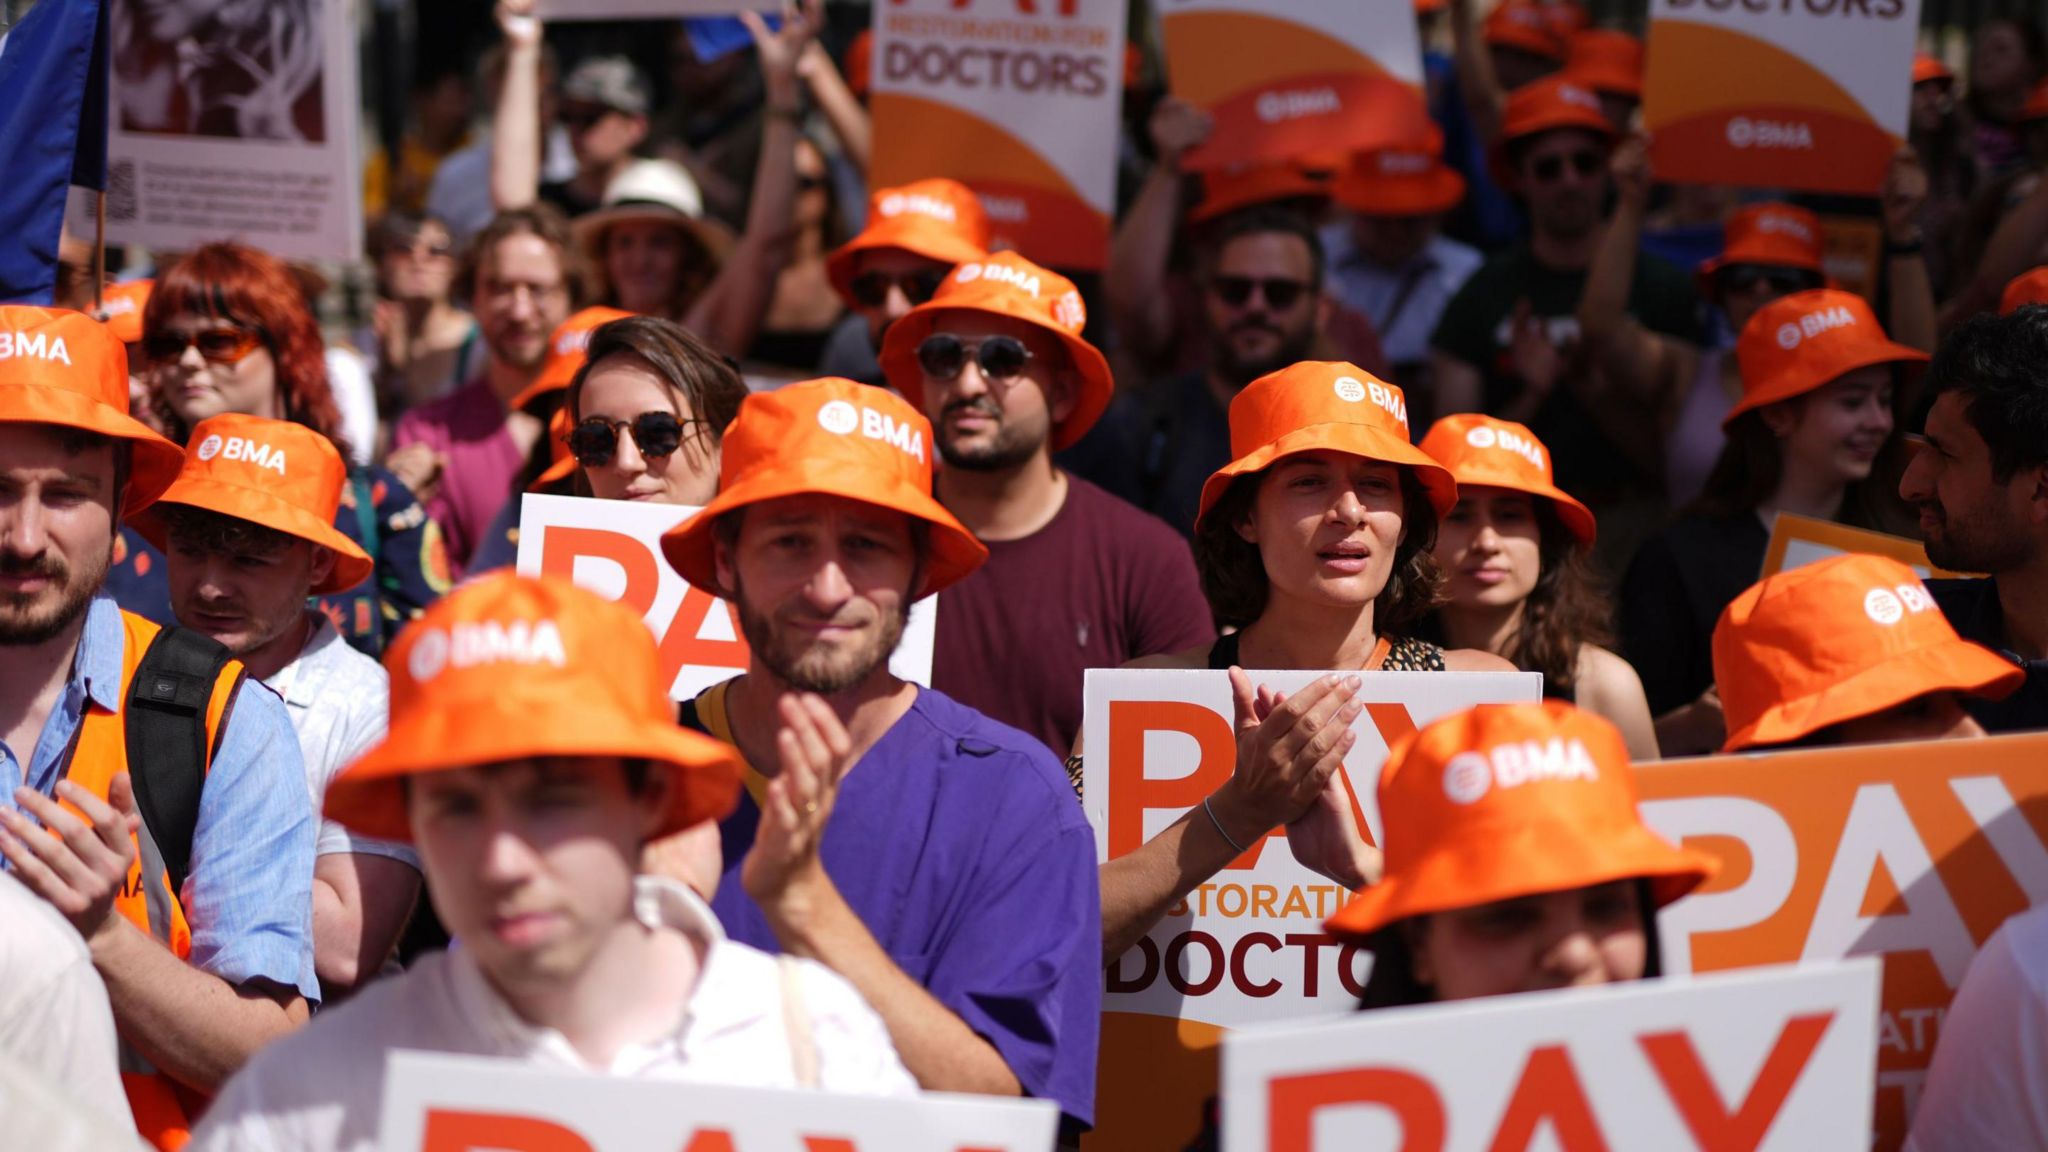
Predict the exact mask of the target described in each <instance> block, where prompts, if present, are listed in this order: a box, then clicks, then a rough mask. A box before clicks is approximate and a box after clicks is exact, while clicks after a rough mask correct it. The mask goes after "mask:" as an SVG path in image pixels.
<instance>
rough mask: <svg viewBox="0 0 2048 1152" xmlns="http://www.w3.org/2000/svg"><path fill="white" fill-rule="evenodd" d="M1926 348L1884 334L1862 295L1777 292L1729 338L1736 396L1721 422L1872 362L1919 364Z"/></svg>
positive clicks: (1833, 290) (1822, 290) (1821, 290)
mask: <svg viewBox="0 0 2048 1152" xmlns="http://www.w3.org/2000/svg"><path fill="white" fill-rule="evenodd" d="M1926 359H1927V353H1925V352H1922V351H1920V350H1919V349H1917V348H1908V347H1906V346H1905V345H1904V344H1895V343H1893V342H1892V341H1891V339H1890V338H1888V337H1887V336H1885V334H1884V328H1883V326H1881V325H1880V324H1878V322H1877V314H1876V313H1874V312H1872V311H1871V310H1870V305H1869V304H1868V303H1866V302H1865V301H1864V299H1863V297H1861V296H1858V295H1856V294H1855V293H1854V292H1843V291H1841V290H1840V289H1836V288H1815V289H1812V290H1811V291H1807V292H1794V293H1793V294H1791V295H1790V296H1781V297H1779V298H1778V299H1776V300H1773V301H1771V302H1770V303H1769V304H1766V305H1764V306H1763V307H1761V308H1759V309H1757V310H1756V315H1754V316H1751V317H1750V318H1749V323H1747V324H1744V325H1743V326H1742V335H1741V336H1739V337H1738V338H1737V339H1736V342H1735V361H1736V365H1737V366H1738V367H1739V368H1740V369H1741V372H1742V397H1741V398H1740V399H1738V400H1736V401H1735V404H1734V405H1733V406H1732V407H1730V408H1729V409H1728V415H1727V416H1726V417H1724V418H1723V419H1722V421H1721V427H1723V428H1726V427H1728V426H1729V425H1730V424H1733V423H1734V422H1735V418H1736V417H1738V416H1740V415H1742V414H1743V413H1744V412H1747V411H1749V410H1750V409H1752V408H1761V407H1763V406H1764V405H1766V404H1775V403H1777V402H1778V401H1780V400H1789V399H1791V398H1792V397H1794V396H1803V395H1805V394H1806V393H1808V392H1811V391H1813V390H1814V389H1816V388H1819V387H1821V386H1822V385H1824V384H1826V383H1828V382H1829V381H1830V380H1834V379H1835V378H1837V377H1839V376H1842V375H1845V374H1847V373H1850V372H1854V371H1855V370H1856V369H1858V368H1867V367H1869V366H1870V365H1872V364H1898V363H1913V364H1917V363H1920V362H1922V361H1925V360H1926Z"/></svg>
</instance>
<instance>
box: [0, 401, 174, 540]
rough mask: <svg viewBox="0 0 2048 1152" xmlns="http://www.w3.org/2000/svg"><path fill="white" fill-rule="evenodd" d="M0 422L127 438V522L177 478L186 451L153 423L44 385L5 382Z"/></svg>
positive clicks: (123, 508)
mask: <svg viewBox="0 0 2048 1152" xmlns="http://www.w3.org/2000/svg"><path fill="white" fill-rule="evenodd" d="M0 424H49V425H51V426H53V427H57V428H75V429H77V430H79V431H81V432H91V433H95V434H97V435H100V436H107V437H111V438H113V439H116V440H125V441H127V442H128V444H129V446H130V453H129V460H128V490H127V492H126V493H124V494H123V496H122V500H121V515H122V516H123V517H124V518H126V517H130V516H133V515H135V514H136V513H138V512H140V511H142V510H143V509H144V508H147V507H149V506H150V505H151V504H153V503H155V502H156V500H157V499H158V498H159V497H161V496H162V495H163V493H164V490H165V489H167V488H169V487H170V486H171V484H172V483H173V482H174V481H176V480H177V478H178V473H179V472H181V471H183V470H184V467H185V450H184V449H183V448H180V447H178V446H177V445H176V444H173V443H172V442H171V441H169V440H167V439H165V438H164V437H162V436H160V435H158V434H157V433H156V432H155V431H154V430H152V429H151V428H150V427H149V426H148V425H146V424H144V423H143V422H142V421H140V420H137V419H136V418H135V417H133V416H130V415H128V414H127V413H125V412H121V411H118V410H116V409H114V408H112V407H110V406H108V405H106V404H102V403H101V402H100V401H98V400H96V399H94V398H93V397H91V396H87V395H85V394H83V393H80V392H73V391H71V390H70V389H68V388H49V387H45V386H43V385H40V384H0Z"/></svg>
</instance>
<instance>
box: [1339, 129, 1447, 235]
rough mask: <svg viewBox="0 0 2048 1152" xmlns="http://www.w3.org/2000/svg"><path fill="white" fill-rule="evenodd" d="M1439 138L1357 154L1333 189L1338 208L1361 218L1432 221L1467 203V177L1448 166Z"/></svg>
mask: <svg viewBox="0 0 2048 1152" xmlns="http://www.w3.org/2000/svg"><path fill="white" fill-rule="evenodd" d="M1443 150H1444V144H1443V133H1442V132H1441V131H1440V130H1438V129H1436V128H1435V127H1434V126H1432V127H1431V129H1430V132H1429V135H1428V137H1427V138H1425V139H1419V140H1414V141H1411V142H1410V143H1409V144H1408V145H1405V146H1402V147H1398V148H1382V149H1379V150H1377V151H1373V152H1360V153H1357V154H1356V155H1354V156H1352V157H1351V160H1350V162H1349V163H1348V164H1346V165H1345V167H1344V170H1343V171H1342V172H1341V173H1340V174H1339V175H1338V177H1337V179H1336V181H1335V182H1334V183H1333V184H1332V185H1331V188H1330V192H1331V194H1332V196H1334V197H1335V199H1336V201H1337V203H1339V204H1341V205H1343V206H1344V207H1345V208H1347V209H1349V210H1351V211H1353V212H1356V213H1358V214H1359V215H1361V216H1433V215H1436V214H1437V213H1439V212H1449V211H1450V210H1451V209H1453V208H1456V207H1457V206H1458V202H1459V201H1461V200H1463V199H1464V198H1465V178H1464V177H1463V176H1460V175H1458V174H1457V172H1455V171H1453V170H1452V169H1451V168H1450V167H1449V166H1448V165H1446V164H1445V163H1444V162H1443V160H1442V159H1441V157H1442V156H1443Z"/></svg>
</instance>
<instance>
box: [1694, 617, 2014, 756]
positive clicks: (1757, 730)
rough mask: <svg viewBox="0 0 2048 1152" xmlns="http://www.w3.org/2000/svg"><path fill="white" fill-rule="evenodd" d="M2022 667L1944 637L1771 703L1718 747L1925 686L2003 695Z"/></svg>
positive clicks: (1767, 737)
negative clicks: (1814, 689) (1812, 690)
mask: <svg viewBox="0 0 2048 1152" xmlns="http://www.w3.org/2000/svg"><path fill="white" fill-rule="evenodd" d="M2026 678H2027V673H2026V670H2025V669H2023V668H2020V667H2019V666H2017V665H2015V664H2013V663H2012V662H2011V661H2009V660H2006V659H2004V658H2003V657H2001V656H1999V655H1998V654H1996V653H1994V652H1992V651H1991V650H1990V649H1988V648H1984V647H1982V646H1980V645H1977V644H1972V643H1970V642H1969V641H1968V640H1963V639H1955V640H1944V641H1942V642H1940V643H1938V644H1932V645H1929V646H1927V647H1925V648H1917V649H1914V650H1913V651H1911V652H1901V653H1898V654H1897V655H1895V656H1891V657H1889V658H1887V659H1886V660H1885V661H1884V662H1882V663H1880V664H1876V665H1873V666H1871V667H1869V668H1866V669H1864V670H1863V671H1861V672H1858V673H1857V674H1855V675H1854V676H1850V677H1847V678H1845V679H1842V680H1838V681H1836V682H1834V683H1832V684H1829V685H1828V686H1827V687H1825V688H1822V689H1821V690H1820V691H1818V692H1815V693H1812V694H1810V695H1807V696H1802V697H1800V698H1799V699H1797V700H1786V701H1781V702H1780V703H1777V704H1774V705H1772V706H1771V707H1769V708H1766V709H1764V711H1763V712H1762V713H1761V714H1760V715H1758V716H1757V718H1756V719H1755V720H1752V721H1750V722H1749V723H1747V724H1744V725H1742V726H1741V727H1739V728H1737V729H1736V730H1734V731H1732V732H1730V733H1729V734H1728V739H1727V741H1726V742H1725V743H1724V744H1722V746H1721V750H1722V751H1723V752H1740V751H1743V750H1744V749H1747V748H1754V747H1756V746H1758V745H1777V744H1788V743H1791V742H1792V741H1794V740H1801V739H1804V738H1805V737H1807V736H1810V735H1812V734H1813V733H1815V732H1818V731H1820V730H1821V729H1823V728H1830V727H1833V726H1834V725H1836V724H1840V723H1842V722H1844V721H1847V720H1855V719H1858V718H1859V717H1863V716H1870V715H1873V714H1875V713H1878V712H1882V711H1884V710H1885V709H1887V708H1893V707H1896V706H1898V705H1900V704H1904V703H1905V702H1906V701H1908V700H1911V699H1914V698H1915V697H1919V696H1925V695H1927V694H1928V693H1929V692H1943V691H1947V692H1961V693H1964V694H1965V695H1969V696H1982V697H1985V698H1987V699H1991V700H2003V699H2004V698H2005V697H2007V696H2009V695H2011V694H2012V693H2013V691H2014V690H2015V689H2017V688H2018V687H2019V686H2020V685H2021V684H2022V683H2023V682H2025V680H2026Z"/></svg>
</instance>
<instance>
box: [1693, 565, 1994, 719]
mask: <svg viewBox="0 0 2048 1152" xmlns="http://www.w3.org/2000/svg"><path fill="white" fill-rule="evenodd" d="M2024 679H2026V673H2024V672H2022V671H2021V670H2020V669H2018V668H2016V667H2014V666H2013V665H2012V663H2011V662H2010V661H2007V660H2003V659H2000V658H1999V657H1998V656H1997V655H1996V654H1995V653H1993V652H1991V651H1989V650H1988V649H1985V648H1982V647H1979V646H1978V645H1975V644H1972V643H1970V642H1968V641H1966V640H1963V639H1961V638H1960V637H1958V636H1957V635H1956V630H1955V629H1954V628H1952V627H1950V626H1949V623H1948V621H1947V620H1945V619H1943V618H1942V615H1941V611H1940V609H1939V608H1938V607H1937V606H1936V605H1935V603H1934V598H1933V596H1932V595H1931V594H1930V593H1929V592H1928V590H1927V588H1926V586H1925V585H1923V584H1922V583H1920V578H1919V577H1918V576H1917V575H1915V574H1914V572H1913V570H1912V569H1911V568H1908V567H1906V566H1905V565H1904V564H1901V563H1899V562H1898V561H1896V560H1890V559H1886V558H1884V557H1881V556H1860V555H1854V554H1851V555H1846V556H1833V557H1830V558H1828V559H1826V560H1820V561H1816V562H1814V563H1812V564H1809V565H1806V566H1805V567H1803V568H1794V569H1792V570H1790V571H1786V572H1780V573H1778V574H1776V575H1774V576H1767V577H1765V578H1764V579H1763V581H1762V582H1761V583H1758V584H1757V585H1755V586H1754V587H1752V588H1750V589H1749V590H1748V591H1746V592H1744V593H1743V594H1742V595H1740V596H1738V597H1736V598H1735V602H1734V603H1732V604H1730V605H1728V610H1727V611H1725V612H1723V613H1722V614H1721V622H1720V623H1719V624H1718V625H1716V626H1715V628H1714V681H1715V683H1717V684H1720V685H1722V690H1721V706H1722V708H1723V709H1724V710H1725V711H1726V714H1727V724H1728V739H1727V740H1726V741H1725V742H1724V743H1723V744H1722V746H1721V750H1722V751H1724V752H1741V751H1747V750H1751V749H1762V748H1773V747H1787V746H1800V747H1819V746H1825V745H1830V744H1876V743H1883V742H1886V741H1892V740H1941V739H1957V738H1963V737H1971V736H1982V735H1983V734H1984V729H1983V728H1981V727H1979V726H1978V724H1977V722H1976V721H1975V720H1972V719H1971V718H1970V717H1969V714H1968V713H1966V712H1964V711H1963V702H1964V699H1965V698H1967V697H1987V698H1989V699H1992V700H1999V699H2003V698H2004V697H2006V696H2008V695H2010V694H2011V693H2012V691H2013V689H2015V688H2017V687H2019V685H2020V682H2021V681H2022V680H2024Z"/></svg>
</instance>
